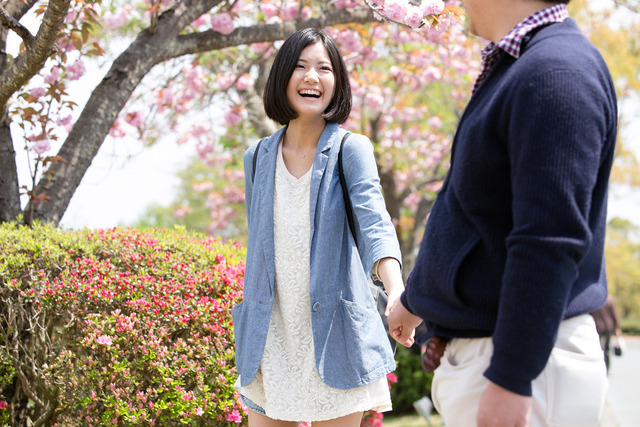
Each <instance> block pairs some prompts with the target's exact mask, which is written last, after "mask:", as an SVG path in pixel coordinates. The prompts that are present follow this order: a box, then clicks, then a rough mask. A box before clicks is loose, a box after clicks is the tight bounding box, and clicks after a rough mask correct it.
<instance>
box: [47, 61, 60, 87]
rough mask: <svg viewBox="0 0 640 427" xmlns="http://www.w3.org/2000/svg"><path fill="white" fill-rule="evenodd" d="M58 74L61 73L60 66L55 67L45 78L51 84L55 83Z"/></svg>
mask: <svg viewBox="0 0 640 427" xmlns="http://www.w3.org/2000/svg"><path fill="white" fill-rule="evenodd" d="M58 74H60V67H58V66H55V67H53V68H52V69H51V73H50V74H49V75H48V76H47V77H45V78H44V82H45V83H46V84H49V85H52V84H54V83H55V82H56V81H57V80H58Z"/></svg>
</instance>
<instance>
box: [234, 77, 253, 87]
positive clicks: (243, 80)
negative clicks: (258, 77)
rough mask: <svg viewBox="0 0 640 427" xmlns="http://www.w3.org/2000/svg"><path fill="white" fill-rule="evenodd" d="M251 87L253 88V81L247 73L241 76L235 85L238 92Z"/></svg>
mask: <svg viewBox="0 0 640 427" xmlns="http://www.w3.org/2000/svg"><path fill="white" fill-rule="evenodd" d="M251 86H253V79H252V78H251V76H250V75H249V74H248V73H245V74H243V75H241V76H240V77H239V78H238V82H237V83H236V87H237V88H238V90H247V89H249V88H250V87H251Z"/></svg>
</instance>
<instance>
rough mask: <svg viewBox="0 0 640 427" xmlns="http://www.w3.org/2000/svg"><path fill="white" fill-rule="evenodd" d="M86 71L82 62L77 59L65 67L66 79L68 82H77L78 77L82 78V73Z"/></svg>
mask: <svg viewBox="0 0 640 427" xmlns="http://www.w3.org/2000/svg"><path fill="white" fill-rule="evenodd" d="M86 71H87V69H86V68H85V66H84V62H82V59H78V60H77V61H76V62H74V63H73V64H72V65H70V66H68V67H67V77H68V78H69V80H78V79H79V78H80V77H82V76H84V73H85V72H86Z"/></svg>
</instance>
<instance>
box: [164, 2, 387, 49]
mask: <svg viewBox="0 0 640 427" xmlns="http://www.w3.org/2000/svg"><path fill="white" fill-rule="evenodd" d="M374 21H375V18H374V16H373V13H372V12H371V10H369V9H368V8H366V7H361V8H357V9H333V10H331V11H330V12H328V13H326V14H323V15H322V16H318V17H313V18H309V19H306V20H296V21H286V22H283V23H280V24H267V25H254V26H251V27H240V28H236V29H235V30H234V31H233V32H232V33H231V34H228V35H224V34H220V33H219V32H217V31H213V30H209V31H204V32H201V33H197V34H187V35H184V36H179V37H178V38H177V41H176V44H175V48H174V51H173V55H172V57H173V58H176V57H179V56H183V55H188V54H194V53H202V52H208V51H211V50H220V49H225V48H228V47H233V46H240V45H246V44H251V43H258V42H273V41H277V40H284V39H286V38H287V37H289V36H290V35H291V34H293V33H295V32H296V31H298V30H301V29H303V28H308V27H314V28H325V27H331V26H334V25H340V24H349V23H356V24H367V23H370V22H374Z"/></svg>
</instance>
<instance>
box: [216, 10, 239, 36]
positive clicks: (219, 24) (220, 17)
mask: <svg viewBox="0 0 640 427" xmlns="http://www.w3.org/2000/svg"><path fill="white" fill-rule="evenodd" d="M211 28H212V29H213V31H217V32H219V33H221V34H225V35H226V34H231V32H232V31H233V30H234V29H235V25H234V24H233V18H232V17H231V15H229V14H228V13H220V14H217V15H213V16H212V17H211Z"/></svg>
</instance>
